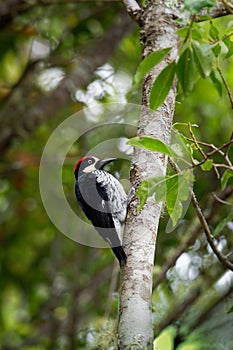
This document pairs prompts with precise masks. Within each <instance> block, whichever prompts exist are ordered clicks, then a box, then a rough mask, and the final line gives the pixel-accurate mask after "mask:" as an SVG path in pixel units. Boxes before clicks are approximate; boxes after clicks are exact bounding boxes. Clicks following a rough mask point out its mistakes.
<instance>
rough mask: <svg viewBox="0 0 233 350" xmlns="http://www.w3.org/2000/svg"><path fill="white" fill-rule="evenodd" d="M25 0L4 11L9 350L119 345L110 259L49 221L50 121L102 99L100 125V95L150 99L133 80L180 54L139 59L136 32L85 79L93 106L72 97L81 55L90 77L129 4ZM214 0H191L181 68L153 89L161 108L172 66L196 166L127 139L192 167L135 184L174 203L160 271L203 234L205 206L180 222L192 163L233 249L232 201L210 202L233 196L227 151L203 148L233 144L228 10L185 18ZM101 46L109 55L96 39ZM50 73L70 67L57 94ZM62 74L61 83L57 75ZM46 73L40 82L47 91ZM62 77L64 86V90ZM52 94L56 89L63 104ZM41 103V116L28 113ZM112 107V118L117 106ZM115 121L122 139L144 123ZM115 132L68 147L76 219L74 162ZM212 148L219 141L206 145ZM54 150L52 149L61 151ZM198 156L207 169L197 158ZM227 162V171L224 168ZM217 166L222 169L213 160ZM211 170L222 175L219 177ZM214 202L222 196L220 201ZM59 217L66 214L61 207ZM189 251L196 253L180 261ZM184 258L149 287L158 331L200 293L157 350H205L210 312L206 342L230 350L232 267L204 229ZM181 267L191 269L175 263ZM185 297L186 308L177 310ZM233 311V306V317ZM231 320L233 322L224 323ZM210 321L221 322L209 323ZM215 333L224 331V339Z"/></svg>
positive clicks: (0, 40) (2, 183)
mask: <svg viewBox="0 0 233 350" xmlns="http://www.w3.org/2000/svg"><path fill="white" fill-rule="evenodd" d="M9 3H10V1H8V0H6V1H4V6H3V7H4V9H7V5H8V4H9ZM17 3H18V6H19V7H18V9H19V10H17V9H15V8H14V9H12V7H10V12H9V16H7V17H4V16H3V18H2V20H1V34H0V63H1V64H0V99H1V110H0V113H1V115H0V123H1V125H0V134H1V138H2V135H6V134H7V133H8V132H9V126H11V125H14V130H13V131H14V134H13V135H12V143H11V144H9V145H5V146H6V149H3V152H2V154H1V160H0V177H1V180H0V223H1V225H0V243H1V250H0V344H1V349H9V350H18V349H23V350H50V349H57V350H64V349H66V350H71V349H76V348H77V349H80V350H82V349H83V350H86V349H97V348H99V349H113V348H114V347H115V348H116V346H117V345H116V320H117V319H118V315H117V312H118V286H119V284H118V270H117V271H116V269H115V267H114V265H113V256H112V254H111V253H110V251H109V249H95V248H90V247H86V246H82V245H80V244H78V243H76V242H73V241H71V240H70V239H68V238H66V237H64V236H63V235H61V234H60V233H59V232H58V231H57V229H56V227H54V226H53V225H52V223H51V222H50V220H49V218H48V216H47V214H46V212H45V210H44V207H43V204H42V202H41V198H40V193H39V185H38V171H39V162H40V157H41V154H42V152H43V148H44V146H45V143H46V141H47V139H48V138H49V136H50V135H51V133H52V132H53V130H54V128H55V127H56V126H57V125H58V124H59V123H61V122H62V121H63V120H65V119H66V118H67V117H68V116H69V115H70V114H73V113H75V112H77V111H80V109H81V108H82V107H83V104H82V103H84V104H87V105H88V106H89V105H91V104H93V105H94V106H95V107H94V108H93V109H94V110H95V114H93V115H88V114H87V115H86V119H87V122H88V123H89V125H90V128H91V127H92V126H93V121H95V120H97V119H98V120H101V113H98V111H99V110H101V108H102V107H103V106H102V102H112V101H118V102H120V103H123V104H125V103H127V102H133V103H141V99H140V96H141V92H140V91H139V90H140V89H139V88H138V86H136V84H137V83H139V82H140V81H141V80H142V78H143V76H144V75H145V74H147V73H148V72H149V71H150V69H152V68H153V67H154V65H156V64H159V63H161V61H162V59H164V58H165V56H166V55H167V53H168V52H169V51H170V50H171V48H166V49H164V50H161V51H157V52H155V53H152V54H151V55H150V56H148V58H146V59H145V60H144V61H142V63H141V64H140V65H139V62H140V57H141V48H140V41H139V33H138V32H139V29H135V31H133V32H131V33H129V34H127V35H126V36H125V37H124V39H123V41H122V42H121V44H120V45H119V46H118V47H117V50H115V53H114V54H112V55H111V57H109V58H108V59H106V63H107V68H106V70H105V73H106V72H107V73H106V75H102V76H100V69H99V70H96V71H95V72H94V71H93V72H92V76H91V82H92V83H94V84H97V86H98V89H97V90H98V91H96V90H95V88H94V87H93V85H91V84H89V83H88V84H87V86H86V88H85V87H83V90H82V91H81V92H82V93H83V95H84V96H85V101H83V102H82V103H81V102H80V101H79V100H77V99H76V97H77V88H76V85H75V84H73V82H72V81H71V78H73V73H74V72H76V71H77V70H79V69H80V67H81V63H82V62H83V61H84V62H85V64H86V65H85V67H87V66H88V71H89V67H90V68H91V70H92V69H93V67H92V66H91V65H89V64H90V62H92V57H90V55H89V52H90V51H91V48H92V47H93V45H94V46H95V45H96V43H99V42H100V41H101V39H103V38H105V39H104V40H106V36H105V35H107V34H108V31H109V30H110V29H111V28H112V27H114V25H115V18H116V14H117V12H118V10H119V9H120V10H121V7H122V5H121V4H120V3H118V2H115V3H112V2H111V3H108V2H104V3H101V2H98V3H95V6H93V3H90V2H77V3H70V2H67V3H65V2H64V1H62V2H59V1H55V2H54V1H48V2H47V1H42V2H37V1H36V2H35V1H27V2H22V4H21V2H20V1H18V2H17ZM50 3H53V4H52V5H51V4H50ZM213 4H214V1H196V0H193V1H186V9H185V16H184V17H185V19H184V21H183V23H182V25H183V26H185V27H183V28H181V29H179V31H178V32H177V33H178V34H179V35H180V37H181V40H180V46H179V53H178V58H177V61H176V64H175V63H174V62H173V63H172V64H171V65H170V66H168V67H167V66H166V67H165V68H164V71H163V72H161V75H162V74H163V75H162V76H158V78H157V80H156V81H155V86H154V88H153V94H152V96H151V102H152V106H153V108H156V106H158V105H161V104H162V102H163V100H164V98H165V97H166V94H167V93H168V91H169V89H170V87H171V86H172V83H173V77H174V73H175V74H176V75H177V78H178V82H179V86H180V89H179V94H178V98H177V104H176V114H175V117H174V118H175V121H177V122H178V123H177V124H178V127H179V130H181V131H180V133H179V135H178V137H180V139H181V140H182V142H183V145H184V148H185V151H186V152H187V153H189V154H190V156H191V158H192V160H193V163H194V165H192V164H191V162H190V164H187V160H186V159H185V157H183V156H182V152H181V154H180V153H179V152H178V151H179V149H178V148H175V147H174V148H173V147H171V146H168V145H165V144H163V143H161V141H159V140H156V139H151V138H141V139H139V138H134V139H131V141H130V142H129V143H130V144H131V145H134V146H135V147H139V146H140V147H143V148H145V149H149V150H151V151H155V152H162V153H163V154H165V155H166V156H168V157H171V158H172V160H173V162H175V164H178V165H182V164H184V163H185V164H187V167H190V169H189V168H188V169H185V170H184V169H181V172H180V173H179V174H177V173H176V172H175V171H174V169H172V168H171V167H170V168H169V171H168V174H167V176H165V177H160V178H151V179H147V180H145V181H143V182H142V184H141V186H140V187H139V189H138V192H137V195H138V196H139V198H140V208H142V206H143V205H144V203H145V202H146V199H147V198H148V196H154V198H155V200H156V201H163V202H164V203H165V208H166V211H164V212H163V214H162V217H161V221H160V232H159V235H158V243H157V247H156V251H157V252H156V264H155V267H154V269H155V270H154V273H155V274H154V275H155V277H157V276H158V275H159V273H160V272H161V271H162V270H163V269H164V266H166V265H167V264H168V262H171V257H173V256H174V254H176V253H177V252H178V250H179V249H180V248H181V247H182V245H183V243H184V240H185V239H186V238H187V236H188V235H189V234H191V233H192V232H195V230H198V224H197V218H196V214H195V213H194V211H193V210H192V208H191V207H190V208H189V209H188V211H187V214H186V215H185V216H184V215H182V220H179V218H180V215H181V211H184V209H185V205H184V204H185V201H186V199H187V197H188V195H189V190H190V182H192V181H193V180H194V178H193V175H192V173H191V168H194V171H195V184H194V190H195V193H196V195H197V197H198V199H199V201H200V203H201V206H202V208H203V212H204V213H207V215H209V214H208V213H210V212H211V217H210V218H209V220H208V223H209V224H210V227H211V230H212V232H213V234H214V235H215V240H216V242H217V243H219V242H220V243H221V240H223V241H224V242H225V248H223V253H224V254H226V255H227V254H228V248H230V247H231V246H232V238H231V229H230V227H231V221H232V197H228V198H223V202H225V203H228V204H230V205H225V204H222V203H221V202H220V201H218V200H217V199H216V200H214V199H213V197H212V192H215V193H216V194H217V195H218V194H219V192H220V195H219V198H220V199H221V198H222V197H221V195H222V193H223V194H225V193H229V192H230V189H231V187H232V180H233V175H232V174H233V173H232V171H231V170H230V169H229V168H228V169H226V166H227V164H226V162H224V161H225V158H224V157H223V156H222V155H221V154H220V153H219V152H216V153H215V154H213V155H210V156H208V152H213V151H214V149H216V148H217V149H218V148H219V149H220V148H221V146H222V145H223V144H224V143H226V142H228V140H230V138H231V132H232V110H231V108H230V105H229V100H228V98H227V94H226V91H225V86H224V84H223V81H222V77H221V75H220V72H219V70H218V69H217V65H218V68H219V67H220V68H221V71H222V73H223V76H224V77H225V79H226V81H227V83H228V85H229V89H230V90H231V91H232V86H233V61H232V59H233V58H232V55H233V41H232V24H231V21H232V17H231V16H226V17H224V18H219V19H215V20H212V21H209V20H208V19H207V17H206V18H205V19H207V20H206V23H191V22H192V21H191V20H190V14H196V16H198V14H197V11H198V10H199V9H201V8H204V7H205V6H207V7H208V6H212V5H213ZM1 11H3V9H2V10H1ZM1 13H2V12H1ZM200 19H203V18H200ZM118 21H119V18H118ZM98 49H99V50H101V46H100V47H99V48H98ZM195 50H196V51H197V52H194V51H195ZM83 52H84V54H83V55H82V54H81V53H83ZM104 53H106V52H104ZM95 59H96V57H95ZM163 64H164V63H163ZM137 66H138V69H137V71H136V76H135V78H134V81H135V86H134V89H132V90H131V86H130V82H131V79H132V77H133V74H134V72H135V70H136V67H137ZM53 68H56V69H58V70H59V71H62V72H63V79H64V80H61V81H59V84H58V85H54V86H53V87H52V88H51V90H50V91H49V92H48V90H46V88H47V87H48V85H49V84H48V81H47V80H45V79H44V78H43V79H44V80H43V79H42V80H41V79H39V78H41V76H42V74H45V76H46V77H47V76H48V71H49V70H50V69H53ZM104 69H105V68H104ZM84 76H85V74H84V75H83V77H84ZM204 76H205V77H208V79H206V78H203V77H204ZM83 77H82V78H83ZM53 79H55V81H56V79H57V75H56V74H55V76H53ZM53 79H52V80H53ZM39 80H40V81H42V83H41V84H40V85H39V84H38V81H39ZM63 81H65V90H62V88H64V86H63V85H62V84H63ZM117 83H118V84H117ZM95 86H96V85H95ZM58 87H59V88H58ZM60 88H61V90H60ZM53 91H55V92H56V94H55V96H56V98H55V99H54V95H53ZM61 91H66V92H65V93H61ZM66 94H70V100H68V101H67V104H66V105H65V106H63V107H62V108H60V107H58V108H57V104H58V105H59V102H60V101H61V100H63V98H64V97H65V96H66ZM220 97H221V98H220ZM9 106H10V107H11V109H10V112H9V113H7V115H6V114H4V112H5V110H7V108H8V107H9ZM47 106H50V115H49V119H47V120H46V116H45V114H44V109H45V108H46V107H47ZM25 111H26V112H25ZM33 111H36V114H34V115H33V113H32V112H33ZM112 113H113V115H115V111H114V110H113V111H112ZM34 121H35V122H36V124H38V125H39V124H40V125H41V126H40V127H39V128H38V129H37V130H35V129H33V123H34ZM42 122H43V124H41V123H42ZM77 124H79V123H77ZM80 124H81V121H80ZM189 124H198V125H199V127H198V128H195V137H196V141H203V142H204V143H205V144H206V146H202V145H201V147H202V149H203V150H204V152H205V154H207V160H206V161H205V163H203V157H202V155H201V154H200V152H199V151H198V149H197V146H196V144H195V142H194V140H193V139H192V136H191V135H190V133H189V127H188V126H189ZM119 125H120V124H119ZM79 126H80V125H77V127H79ZM191 127H193V126H191ZM119 129H120V130H119V131H118V134H117V137H119V135H122V132H123V131H124V137H132V136H133V135H135V130H133V131H132V130H131V129H130V127H129V129H130V130H128V131H127V130H122V128H121V125H120V128H119ZM32 130H34V131H32ZM73 132H74V130H68V131H67V134H66V135H63V136H64V137H66V138H69V137H70V136H71V135H72V133H73ZM127 132H128V133H127ZM107 133H108V134H109V136H111V137H112V138H114V137H115V136H116V135H115V134H114V133H113V132H112V130H111V131H110V132H109V130H107V129H105V128H104V127H101V128H98V130H94V131H93V132H92V133H88V134H87V135H84V137H83V138H82V140H80V142H79V143H76V144H75V145H73V146H72V149H71V150H70V152H69V153H68V155H67V158H66V160H65V164H64V167H63V173H62V181H63V187H64V192H65V195H66V197H67V201H68V202H69V204H70V206H71V208H72V209H73V210H74V211H75V212H76V213H78V208H77V204H76V203H75V199H74V193H73V186H74V179H73V165H74V163H75V161H76V160H77V158H79V157H80V156H82V155H83V154H86V152H87V151H89V150H90V149H93V148H94V147H95V146H96V144H97V143H98V142H100V143H101V142H102V141H103V140H104V138H105V136H106V134H107ZM16 136H17V137H16ZM63 136H62V137H63ZM190 139H191V140H190ZM178 143H179V142H178ZM212 144H213V145H215V147H214V148H211V145H212ZM118 146H119V145H117V147H118ZM120 147H121V145H120V146H119V149H120ZM6 150H7V152H6ZM127 150H128V149H127ZM127 150H126V152H127ZM220 150H221V149H220ZM1 151H2V149H1ZM106 152H110V149H108V148H107V149H106ZM55 153H56V152H55ZM184 153H185V152H184ZM222 153H223V154H226V155H227V156H228V158H229V160H230V161H231V160H232V159H233V153H232V145H229V147H228V148H227V147H225V148H224V149H222ZM56 156H57V155H56V154H54V158H53V159H56ZM200 163H201V164H202V165H201V167H202V169H201V167H199V166H198V164H200ZM222 163H224V164H223V165H224V166H225V167H223V168H221V167H220V166H219V165H220V164H222ZM195 164H196V166H195ZM216 164H217V165H218V166H219V167H217V168H216V167H215V165H216ZM228 167H229V164H228ZM216 169H217V170H218V172H219V177H220V179H221V181H219V179H218V178H217V176H216ZM202 170H204V172H203V171H202ZM111 171H112V172H113V173H115V174H117V175H119V177H120V178H123V179H128V177H129V175H128V174H129V162H128V161H127V162H125V161H124V160H119V161H118V163H117V164H116V165H113V167H112V168H111ZM49 186H50V180H49V179H48V188H49ZM222 190H223V192H222ZM217 198H218V197H217ZM212 201H213V203H214V204H213V206H212V207H211V203H212ZM213 208H214V210H213ZM167 213H168V214H167ZM57 215H58V216H59V217H63V218H64V220H65V219H66V218H65V216H64V215H63V213H61V212H60V211H59V212H58V214H57ZM169 215H170V217H171V221H172V223H173V225H176V227H175V228H174V230H173V231H172V232H171V233H170V234H164V233H165V232H166V225H167V220H168V216H169ZM77 230H79V228H77ZM83 234H85V233H83ZM143 234H144V232H142V237H143ZM220 247H221V246H220ZM184 255H185V256H186V258H187V257H188V258H189V260H185V261H184V260H182V258H183V257H184ZM180 258H181V263H182V264H181V263H180V262H179V259H176V261H175V262H173V266H170V268H169V270H168V271H167V273H166V276H164V277H163V278H162V282H160V283H159V286H158V287H157V288H155V290H154V291H153V295H152V297H153V313H155V314H154V315H153V319H154V322H155V329H157V326H159V323H160V322H164V320H165V323H166V321H167V320H171V319H173V320H174V319H175V318H176V317H177V310H178V309H179V310H181V309H182V306H184V300H185V297H186V294H188V295H189V293H191V292H192V290H193V288H196V286H198V285H200V286H201V296H200V298H198V300H195V301H193V302H192V303H191V304H189V307H188V308H186V310H185V312H184V313H183V314H182V316H179V319H178V323H176V322H175V321H174V322H173V324H174V326H173V327H174V330H175V331H176V332H177V334H178V337H177V338H176V335H175V332H174V334H170V333H169V330H168V329H166V330H165V335H166V336H165V338H166V339H162V340H161V339H160V341H161V342H160V343H159V342H158V343H157V345H158V346H160V347H161V348H163V346H164V344H165V345H166V346H167V344H168V345H169V346H171V347H172V345H173V344H172V342H174V341H176V342H177V341H179V342H180V345H179V348H181V349H182V348H183V349H185V348H186V349H187V348H191V349H195V350H196V349H197V350H200V349H207V347H204V346H203V343H202V342H199V343H198V342H197V341H196V340H195V339H193V338H192V336H193V334H194V333H195V332H196V331H195V330H197V331H198V330H199V329H200V327H201V326H202V325H203V323H205V321H203V320H207V321H206V324H207V325H208V326H209V328H208V327H207V330H204V331H203V337H202V340H203V339H205V338H208V342H209V347H211V350H212V348H213V346H214V344H215V345H216V349H220V348H221V346H222V347H223V346H224V347H225V348H227V349H228V348H232V340H230V339H227V335H228V334H229V335H230V336H231V334H232V330H231V328H230V327H231V325H232V308H230V306H229V305H228V304H229V302H228V301H226V298H224V293H223V294H221V293H222V291H223V290H224V291H226V289H227V286H228V283H229V282H228V281H226V279H225V280H224V276H225V274H226V270H225V269H224V267H223V266H221V264H219V263H218V262H217V261H216V259H213V254H212V253H210V252H209V247H208V246H207V245H206V240H205V239H204V238H203V235H202V231H200V232H199V236H197V238H196V240H195V242H193V246H189V247H188V248H187V249H186V251H185V253H183V254H182V255H181V257H180ZM230 258H231V257H230ZM198 263H199V265H198ZM181 265H182V268H180V267H179V266H181ZM220 278H221V281H220V283H219V285H218V282H219V280H220ZM219 286H220V288H219ZM179 301H180V307H181V308H178V307H177V304H175V302H179ZM218 303H219V304H220V306H221V308H220V310H219V309H218V310H217V312H215V311H216V310H215V309H214V307H215V304H218ZM226 303H227V305H226ZM178 306H179V303H178ZM211 309H213V313H211ZM226 310H229V314H227V313H226ZM216 315H217V317H216ZM171 316H172V317H171ZM225 316H227V317H228V318H227V319H226V321H225V323H224V322H223V321H224V320H223V319H224V317H225ZM174 317H175V318H174ZM214 321H215V322H216V324H214V327H213V330H211V325H212V324H213V322H214ZM163 324H164V323H163ZM177 324H178V326H177ZM221 325H222V328H221ZM158 328H159V327H158ZM217 330H219V332H220V333H218V334H217V335H216V331H217ZM179 332H180V333H181V334H179ZM186 338H187V340H186ZM231 338H232V336H231ZM157 340H158V339H157ZM223 341H225V343H224V344H223ZM155 346H156V345H155Z"/></svg>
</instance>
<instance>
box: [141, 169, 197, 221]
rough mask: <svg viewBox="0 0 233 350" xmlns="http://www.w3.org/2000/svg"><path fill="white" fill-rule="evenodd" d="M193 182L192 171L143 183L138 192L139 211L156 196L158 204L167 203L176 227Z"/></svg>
mask: <svg viewBox="0 0 233 350" xmlns="http://www.w3.org/2000/svg"><path fill="white" fill-rule="evenodd" d="M193 181H194V176H193V174H192V171H191V170H186V171H184V172H181V173H179V174H173V175H170V176H168V175H167V176H157V177H154V178H150V179H148V180H144V181H142V183H141V185H140V186H139V188H138V190H137V196H138V197H139V199H140V206H139V210H141V209H142V208H143V206H144V204H145V203H146V200H147V198H148V197H150V196H152V195H153V194H155V201H156V203H159V202H166V208H167V212H168V214H169V216H170V217H171V219H172V222H173V225H174V226H175V225H176V223H177V221H178V220H179V219H180V217H181V215H182V201H186V200H187V199H188V198H189V194H190V183H191V182H193Z"/></svg>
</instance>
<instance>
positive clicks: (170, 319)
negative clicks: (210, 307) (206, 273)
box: [154, 288, 201, 337]
mask: <svg viewBox="0 0 233 350" xmlns="http://www.w3.org/2000/svg"><path fill="white" fill-rule="evenodd" d="M200 295H201V288H196V289H194V290H193V291H191V292H190V293H189V294H188V296H187V297H186V298H185V299H184V300H183V301H182V302H180V303H179V304H178V305H176V306H175V307H174V308H173V310H172V312H171V313H170V314H168V315H167V316H166V319H165V320H164V321H162V322H161V323H160V324H159V325H158V326H157V327H156V330H155V334H154V336H155V337H157V336H158V335H159V333H161V332H162V330H164V329H165V328H166V327H168V326H169V325H170V324H172V323H174V322H175V321H177V320H179V318H180V317H181V316H182V315H183V313H184V312H185V311H186V310H187V309H188V308H189V307H191V306H192V305H193V303H194V302H195V300H197V298H198V297H199V296H200Z"/></svg>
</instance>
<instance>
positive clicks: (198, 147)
mask: <svg viewBox="0 0 233 350" xmlns="http://www.w3.org/2000/svg"><path fill="white" fill-rule="evenodd" d="M189 132H190V135H191V136H192V138H193V142H194V144H195V146H196V147H197V149H198V151H199V152H200V153H201V155H202V156H203V158H204V159H205V160H206V159H207V156H206V154H205V152H204V151H203V150H202V148H201V147H200V146H199V144H198V142H197V140H196V137H195V135H194V133H193V131H192V128H191V124H189Z"/></svg>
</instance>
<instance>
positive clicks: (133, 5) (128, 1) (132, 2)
mask: <svg viewBox="0 0 233 350" xmlns="http://www.w3.org/2000/svg"><path fill="white" fill-rule="evenodd" d="M122 2H123V4H124V5H125V8H126V11H127V12H128V14H129V15H130V17H131V18H132V19H133V20H134V21H135V22H137V23H138V24H139V25H140V26H141V15H142V12H143V10H142V8H141V7H140V6H139V4H138V3H137V1H136V0H122Z"/></svg>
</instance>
